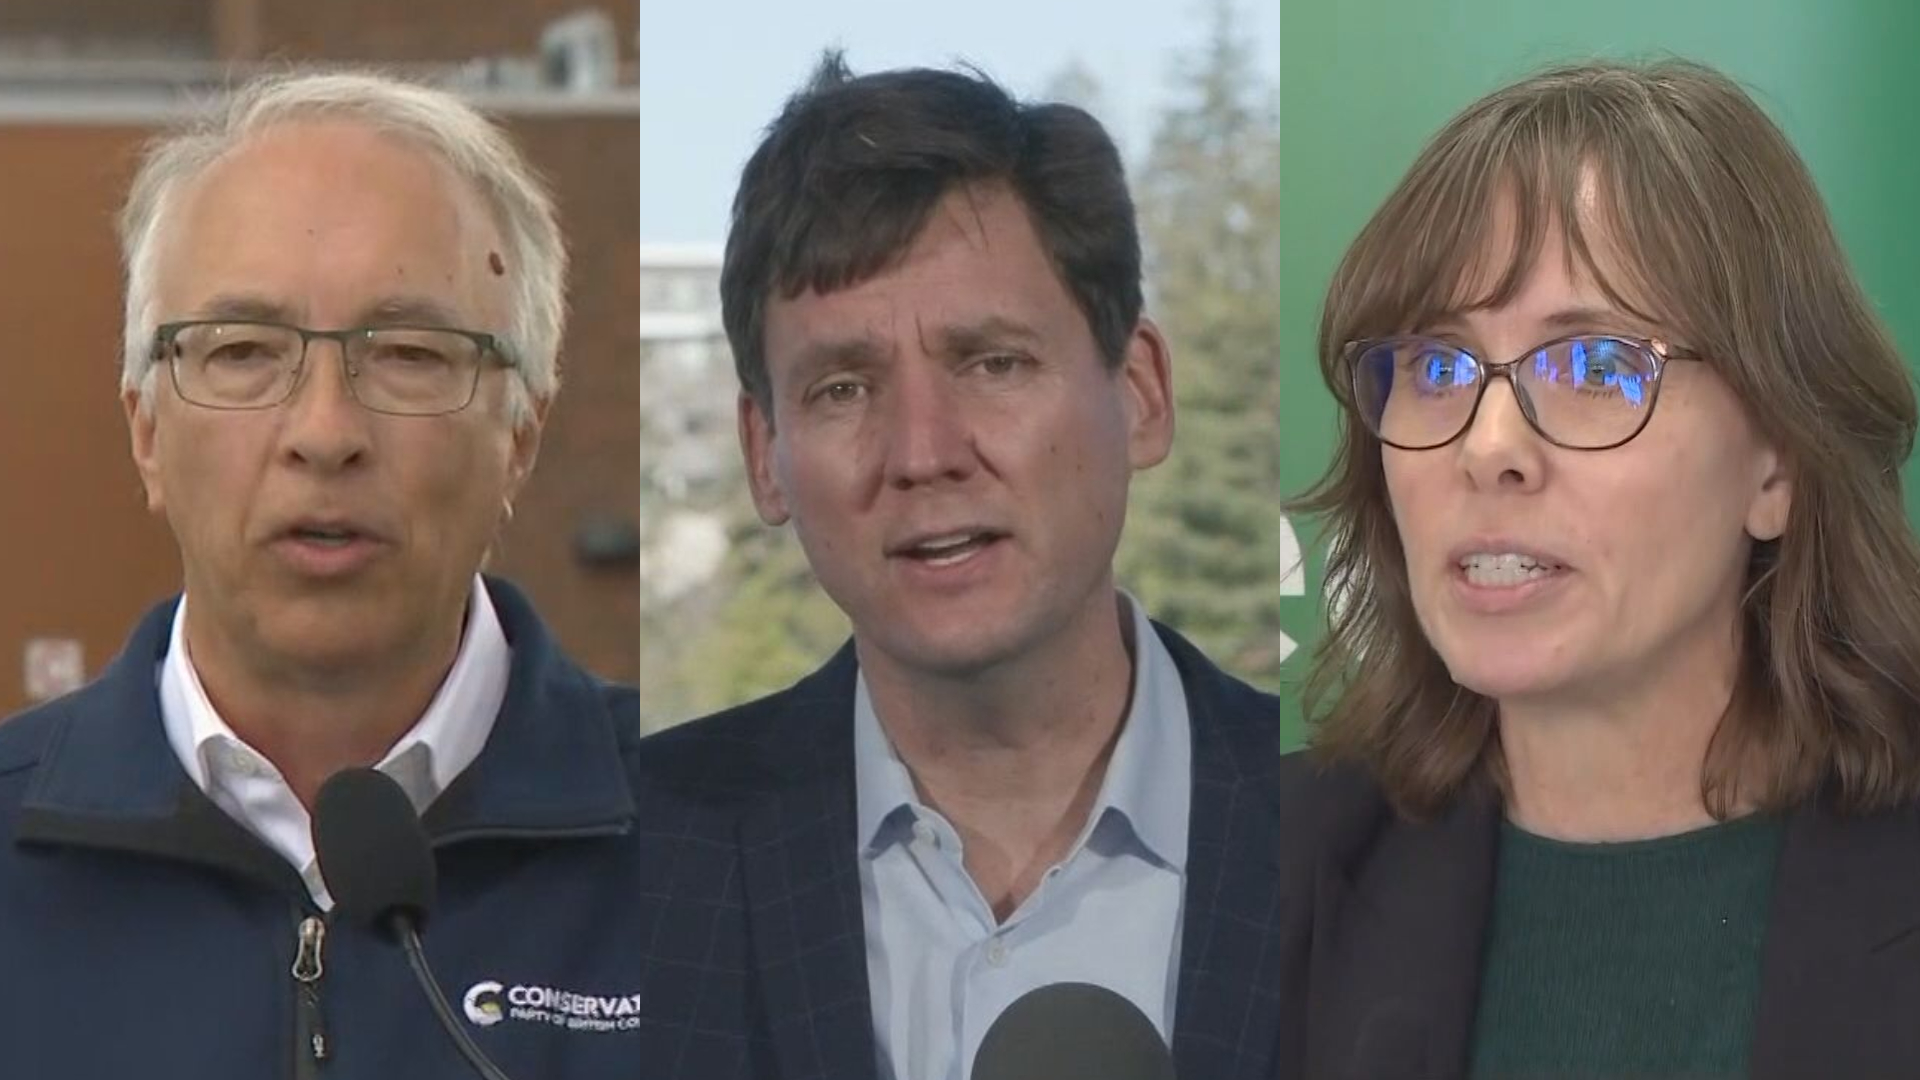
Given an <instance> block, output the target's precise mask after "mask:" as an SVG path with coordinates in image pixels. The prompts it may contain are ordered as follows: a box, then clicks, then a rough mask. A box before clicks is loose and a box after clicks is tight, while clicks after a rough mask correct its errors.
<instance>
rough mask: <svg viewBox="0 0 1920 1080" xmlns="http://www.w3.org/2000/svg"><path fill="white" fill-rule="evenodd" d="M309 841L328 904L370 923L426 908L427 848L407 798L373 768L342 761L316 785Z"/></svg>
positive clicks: (421, 913)
mask: <svg viewBox="0 0 1920 1080" xmlns="http://www.w3.org/2000/svg"><path fill="white" fill-rule="evenodd" d="M313 847H314V853H315V854H316V855H317V856H319V859H320V873H321V874H322V876H324V877H325V878H326V881H327V891H329V892H331V893H332V894H333V903H334V912H335V913H336V914H338V915H340V916H342V917H344V918H346V919H348V920H350V921H353V922H358V923H366V924H369V925H373V924H377V923H379V922H380V921H382V920H383V919H385V918H386V916H387V915H388V914H389V913H390V912H394V911H405V912H407V913H408V914H411V915H412V916H413V917H414V918H415V919H416V920H423V919H425V918H426V915H427V913H428V912H429V911H431V910H432V909H433V893H434V872H433V851H432V849H431V848H430V847H429V846H428V844H427V832H426V830H425V829H424V828H422V827H421V825H420V815H419V814H417V813H415V812H414V809H413V802H412V801H411V800H409V799H408V798H407V793H406V792H404V791H402V790H400V785H399V784H396V783H394V781H393V778H392V777H389V776H388V775H387V774H386V773H383V772H381V771H379V770H378V769H364V768H359V769H342V770H340V771H339V772H337V773H334V774H333V775H332V776H330V777H328V778H327V782H326V783H324V784H322V785H320V794H319V796H318V797H317V798H315V799H314V804H313Z"/></svg>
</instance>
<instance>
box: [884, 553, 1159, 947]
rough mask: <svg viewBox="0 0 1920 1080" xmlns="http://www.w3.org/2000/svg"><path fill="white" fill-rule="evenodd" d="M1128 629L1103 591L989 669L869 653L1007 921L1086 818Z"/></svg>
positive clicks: (925, 793)
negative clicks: (1066, 622) (910, 662)
mask: <svg viewBox="0 0 1920 1080" xmlns="http://www.w3.org/2000/svg"><path fill="white" fill-rule="evenodd" d="M1116 608H1117V609H1118V613H1117V616H1116ZM1131 630H1132V616H1131V613H1130V612H1128V611H1127V610H1126V607H1125V605H1124V603H1119V602H1118V598H1117V596H1116V595H1115V594H1114V593H1113V592H1112V591H1111V590H1106V591H1103V592H1102V593H1101V595H1100V599H1099V601H1098V602H1097V603H1092V604H1089V605H1088V610H1087V612H1086V614H1085V615H1083V616H1082V617H1081V618H1080V619H1079V620H1076V625H1075V626H1073V627H1072V628H1071V629H1070V630H1069V631H1068V632H1067V633H1062V634H1058V635H1055V637H1054V639H1053V641H1052V642H1050V643H1049V644H1048V645H1046V646H1043V647H1041V648H1038V649H1032V650H1027V651H1023V652H1022V654H1021V655H1020V657H1019V658H1018V659H1017V660H1014V661H1012V662H1009V663H1007V664H1003V665H999V666H997V667H995V668H994V669H992V670H990V671H986V672H974V673H969V674H965V675H958V676H948V675H939V674H929V673H926V672H909V671H906V670H904V669H903V668H901V667H900V666H898V665H895V664H893V663H891V662H890V661H889V660H888V659H887V658H885V657H883V656H877V655H875V656H870V655H869V653H868V651H867V650H865V649H862V651H861V657H860V662H861V670H862V672H863V674H864V676H865V678H866V680H867V689H868V692H869V693H870V694H871V695H872V698H873V707H874V712H875V713H876V714H877V715H878V716H879V718H880V723H881V727H882V728H883V729H884V730H885V731H886V733H887V736H888V738H889V739H890V740H891V741H892V743H893V746H894V748H895V750H896V751H897V752H898V753H899V754H900V757H901V760H902V761H904V762H905V763H906V766H907V769H908V771H909V772H910V773H911V774H912V775H913V779H914V786H915V787H916V789H918V792H919V794H920V797H921V798H922V800H923V801H925V802H926V803H927V804H928V805H929V806H931V807H933V808H934V809H936V810H938V811H939V812H940V813H941V814H942V815H943V816H944V817H946V818H947V820H948V821H950V822H952V824H953V826H954V829H955V830H956V831H957V832H958V833H959V834H960V837H961V840H962V842H963V843H964V845H965V850H966V866H967V871H968V873H969V874H971V875H972V876H973V879H974V881H975V883H976V884H977V885H978V886H979V887H980V890H981V893H982V894H983V895H984V896H986V898H987V900H988V902H989V903H990V904H992V906H993V908H994V911H995V913H996V914H997V915H998V916H999V917H1000V918H1002V919H1005V918H1006V917H1007V916H1008V915H1010V914H1011V913H1012V911H1013V909H1014V908H1017V907H1018V906H1019V903H1020V901H1022V900H1024V899H1025V898H1026V896H1027V895H1028V894H1029V893H1030V892H1031V891H1032V890H1033V888H1034V887H1036V886H1037V885H1038V884H1039V880H1040V877H1041V876H1042V875H1043V874H1045V872H1046V870H1047V868H1048V867H1050V866H1052V865H1054V864H1055V863H1056V862H1058V861H1059V860H1060V859H1061V858H1062V857H1064V856H1065V855H1066V853H1067V851H1068V849H1070V848H1071V847H1072V845H1073V842H1074V840H1075V839H1076V838H1077V837H1078V836H1079V835H1080V832H1081V831H1082V830H1083V829H1084V828H1085V827H1086V822H1087V818H1088V815H1089V814H1090V813H1091V812H1092V809H1093V804H1094V801H1095V800H1096V799H1097V798H1098V796H1099V792H1100V785H1101V782H1102V781H1103V780H1104V779H1105V778H1106V769H1107V762H1108V760H1109V758H1111V756H1112V754H1113V747H1114V743H1115V742H1116V741H1117V740H1118V739H1119V735H1120V728H1121V724H1122V721H1123V720H1124V719H1125V717H1126V713H1127V708H1128V705H1129V702H1130V698H1131V696H1132V688H1133V659H1132V657H1131V656H1130V655H1129V653H1130V651H1132V652H1135V653H1137V649H1135V650H1130V649H1129V642H1130V639H1131V637H1132V633H1131Z"/></svg>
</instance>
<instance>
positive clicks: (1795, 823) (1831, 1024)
mask: <svg viewBox="0 0 1920 1080" xmlns="http://www.w3.org/2000/svg"><path fill="white" fill-rule="evenodd" d="M1917 1007H1920V808H1915V807H1906V808H1903V809H1900V810H1896V811H1893V812H1889V813H1885V814H1875V815H1870V816H1863V817H1851V818H1843V817H1840V816H1838V815H1836V814H1834V813H1833V812H1832V811H1831V810H1829V809H1827V808H1826V807H1825V806H1824V805H1820V804H1813V805H1809V806H1806V807H1803V808H1802V809H1800V810H1799V811H1797V812H1796V813H1795V814H1794V816H1793V818H1792V820H1791V821H1790V822H1789V823H1788V826H1787V835H1786V838H1785V841H1784V843H1783V844H1782V847H1781V851H1780V867H1779V870H1778V872H1777V874H1776V877H1775V883H1774V896H1773V911H1772V917H1771V920H1770V922H1769V924H1768V927H1767V941H1766V946H1765V953H1764V956H1763V959H1762V965H1761V984H1760V1003H1759V1008H1758V1010H1757V1015H1756V1017H1755V1022H1754V1040H1753V1054H1752V1064H1751V1074H1752V1076H1753V1077H1754V1078H1755V1080H1798V1078H1800V1077H1811V1076H1920V1022H1917V1021H1916V1016H1917V1014H1916V1008H1917Z"/></svg>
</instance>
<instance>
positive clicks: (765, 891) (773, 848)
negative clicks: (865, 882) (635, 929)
mask: <svg viewBox="0 0 1920 1080" xmlns="http://www.w3.org/2000/svg"><path fill="white" fill-rule="evenodd" d="M853 688H854V658H853V648H852V646H851V645H849V646H847V647H846V648H843V649H842V650H841V651H840V652H839V653H838V654H837V655H835V657H834V658H833V659H832V660H831V661H829V662H828V663H827V665H826V666H825V667H823V668H821V669H820V670H819V671H817V672H815V673H814V674H813V675H811V676H809V677H808V678H806V679H805V680H803V681H802V682H800V683H799V684H798V685H796V686H795V687H793V689H791V690H788V691H786V693H785V694H783V695H782V696H781V697H782V699H781V700H779V701H778V702H776V703H770V713H771V715H769V716H768V717H767V719H766V720H765V724H766V730H767V736H766V738H765V739H764V740H762V742H761V744H760V751H761V753H763V754H764V755H765V759H764V762H763V765H764V768H765V769H766V770H767V772H768V775H770V776H772V777H773V778H774V781H773V782H772V783H771V784H770V785H769V790H768V791H766V792H765V793H764V794H763V795H761V796H760V797H759V798H758V799H757V800H756V801H755V802H754V804H753V805H752V806H751V807H750V808H749V809H748V811H747V813H746V815H745V817H744V818H743V820H742V824H741V830H742V834H741V846H742V860H743V863H744V873H745V885H746V889H745V894H746V904H747V919H748V925H749V928H750V932H751V934H752V943H753V945H752V947H753V953H754V961H753V962H754V965H755V968H756V974H757V977H758V982H759V985H760V988H761V998H762V1002H763V1004H764V1007H765V1011H766V1020H767V1025H768V1029H769V1031H770V1034H771V1036H772V1041H773V1048H774V1056H775V1059H776V1061H777V1062H778V1066H779V1067H778V1070H777V1075H779V1076H782V1077H791V1078H796V1080H798V1078H806V1080H816V1078H818V1080H870V1078H872V1077H874V1076H875V1075H876V1074H877V1072H878V1059H877V1058H876V1056H875V1050H874V1041H873V1007H872V1004H871V999H870V997H869V996H868V990H867V954H866V939H865V931H864V927H863V921H862V917H861V906H860V876H859V865H858V861H857V860H858V851H857V848H858V843H857V841H856V839H855V837H854V831H855V807H854V779H853Z"/></svg>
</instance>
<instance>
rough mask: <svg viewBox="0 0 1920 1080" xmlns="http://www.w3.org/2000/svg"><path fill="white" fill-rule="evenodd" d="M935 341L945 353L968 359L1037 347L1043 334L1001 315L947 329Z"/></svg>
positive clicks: (941, 331)
mask: <svg viewBox="0 0 1920 1080" xmlns="http://www.w3.org/2000/svg"><path fill="white" fill-rule="evenodd" d="M934 339H935V340H936V341H937V342H939V345H940V351H941V352H943V353H947V354H949V355H954V356H968V355H972V354H974V353H979V352H985V351H987V350H989V349H996V348H1005V347H1007V346H1009V345H1024V346H1028V347H1033V346H1036V345H1039V344H1040V341H1041V338H1040V334H1039V333H1038V332H1037V331H1035V330H1034V329H1033V328H1032V327H1030V326H1028V325H1026V324H1025V323H1022V322H1019V321H1017V320H1014V319H1009V318H1006V317H1004V316H1000V315H989V316H987V317H986V318H984V319H979V320H977V321H974V322H970V323H961V324H959V325H955V326H943V327H941V328H940V329H939V331H938V332H937V333H936V334H935V335H934Z"/></svg>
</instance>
